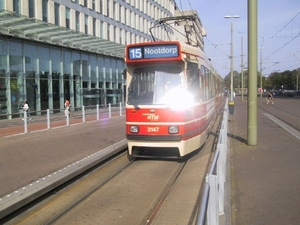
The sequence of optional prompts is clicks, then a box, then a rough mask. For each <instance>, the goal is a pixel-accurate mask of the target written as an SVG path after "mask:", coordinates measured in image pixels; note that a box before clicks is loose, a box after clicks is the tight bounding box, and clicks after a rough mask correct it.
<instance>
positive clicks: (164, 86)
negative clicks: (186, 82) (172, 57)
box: [128, 66, 183, 105]
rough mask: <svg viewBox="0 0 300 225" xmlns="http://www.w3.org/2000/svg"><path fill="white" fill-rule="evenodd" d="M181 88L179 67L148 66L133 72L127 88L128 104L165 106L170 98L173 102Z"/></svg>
mask: <svg viewBox="0 0 300 225" xmlns="http://www.w3.org/2000/svg"><path fill="white" fill-rule="evenodd" d="M182 86H183V82H182V70H181V68H180V67H179V66H149V67H141V68H137V69H135V70H134V71H133V76H132V80H131V83H130V85H129V87H128V104H132V105H152V104H167V103H168V100H170V97H171V98H172V99H173V100H174V101H175V100H176V98H177V97H178V94H174V93H180V92H179V90H181V88H182Z"/></svg>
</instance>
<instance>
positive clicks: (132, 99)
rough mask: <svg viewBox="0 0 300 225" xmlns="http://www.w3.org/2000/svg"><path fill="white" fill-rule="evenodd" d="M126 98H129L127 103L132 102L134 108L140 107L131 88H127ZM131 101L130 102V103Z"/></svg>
mask: <svg viewBox="0 0 300 225" xmlns="http://www.w3.org/2000/svg"><path fill="white" fill-rule="evenodd" d="M128 94H129V96H128V99H130V103H129V104H132V103H133V106H134V108H135V109H137V110H138V109H140V107H139V106H138V103H139V102H138V98H137V96H136V93H135V92H134V91H133V90H132V88H128ZM131 101H132V103H131Z"/></svg>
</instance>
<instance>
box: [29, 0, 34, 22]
mask: <svg viewBox="0 0 300 225" xmlns="http://www.w3.org/2000/svg"><path fill="white" fill-rule="evenodd" d="M28 4H29V5H28V8H29V17H30V18H33V17H35V1H34V0H29V1H28Z"/></svg>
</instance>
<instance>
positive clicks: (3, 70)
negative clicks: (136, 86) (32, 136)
mask: <svg viewBox="0 0 300 225" xmlns="http://www.w3.org/2000/svg"><path fill="white" fill-rule="evenodd" d="M174 11H175V3H174V2H173V1H171V0H157V1H154V0H147V1H144V0H0V118H1V119H11V118H13V117H14V115H15V116H19V114H18V113H19V107H20V105H21V104H22V102H23V101H24V100H27V101H28V102H29V106H30V109H31V111H42V110H46V109H63V107H64V100H65V99H69V100H70V102H71V105H72V106H73V107H81V106H83V105H84V106H89V105H96V104H99V105H106V104H108V103H112V104H115V103H119V102H122V103H124V93H125V90H124V84H125V81H124V78H123V74H122V72H123V70H124V69H125V64H124V56H125V45H126V44H130V43H135V42H147V41H151V40H152V36H151V34H150V33H149V28H151V27H152V26H153V25H154V24H155V22H156V20H157V19H159V18H162V17H168V16H173V15H174ZM152 34H153V36H154V37H155V38H156V39H161V40H164V39H166V38H167V34H166V32H165V31H164V30H163V28H156V29H154V30H153V31H152Z"/></svg>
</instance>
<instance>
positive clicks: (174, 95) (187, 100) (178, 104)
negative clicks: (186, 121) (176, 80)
mask: <svg viewBox="0 0 300 225" xmlns="http://www.w3.org/2000/svg"><path fill="white" fill-rule="evenodd" d="M166 103H167V105H168V107H170V108H171V109H173V110H186V109H189V108H190V107H192V106H193V104H194V101H193V96H192V94H191V93H189V92H188V91H185V90H177V91H176V92H175V91H173V92H170V93H168V95H167V96H166Z"/></svg>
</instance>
